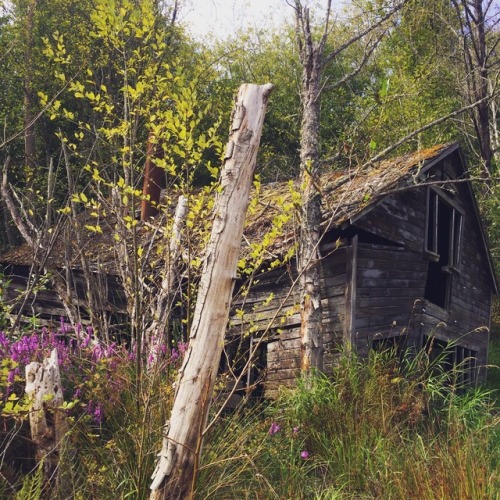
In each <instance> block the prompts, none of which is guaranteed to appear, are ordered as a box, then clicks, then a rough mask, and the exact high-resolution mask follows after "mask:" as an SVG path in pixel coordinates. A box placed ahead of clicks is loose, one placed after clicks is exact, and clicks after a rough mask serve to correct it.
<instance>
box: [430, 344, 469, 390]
mask: <svg viewBox="0 0 500 500" xmlns="http://www.w3.org/2000/svg"><path fill="white" fill-rule="evenodd" d="M424 349H425V351H426V352H427V355H428V356H429V361H430V364H431V366H434V367H435V368H438V367H440V369H442V370H443V371H445V372H450V373H452V378H450V382H453V383H454V385H456V386H458V387H466V386H470V385H472V384H474V382H475V380H476V371H477V351H474V350H472V349H468V348H467V347H464V346H461V345H458V344H455V343H454V342H446V341H444V340H440V339H437V338H436V337H433V336H427V335H425V336H424ZM452 370H453V372H452Z"/></svg>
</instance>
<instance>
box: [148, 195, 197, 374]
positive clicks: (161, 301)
mask: <svg viewBox="0 0 500 500" xmlns="http://www.w3.org/2000/svg"><path fill="white" fill-rule="evenodd" d="M186 215H187V198H186V197H184V196H182V195H181V196H179V200H178V202H177V208H176V209H175V217H174V222H173V226H172V234H171V236H170V245H169V250H168V254H167V255H166V258H165V275H164V277H163V280H162V283H161V288H160V290H159V291H158V295H157V296H156V297H155V300H154V304H153V311H152V312H153V314H152V316H153V320H152V321H151V324H150V325H149V327H148V328H147V330H146V342H147V344H148V349H149V356H148V359H150V357H152V361H151V363H150V366H149V368H150V369H152V368H153V367H154V366H155V365H156V361H157V358H158V354H159V349H160V348H161V343H162V342H166V344H167V345H169V338H168V335H167V334H166V333H164V332H168V323H169V318H170V314H171V311H172V302H173V298H174V296H175V282H176V279H175V277H176V274H177V263H178V260H179V256H180V253H181V237H182V233H181V231H182V225H183V224H184V221H185V219H186Z"/></svg>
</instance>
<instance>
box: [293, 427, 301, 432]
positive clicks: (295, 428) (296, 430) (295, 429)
mask: <svg viewBox="0 0 500 500" xmlns="http://www.w3.org/2000/svg"><path fill="white" fill-rule="evenodd" d="M299 429H300V427H298V426H297V427H294V428H293V429H292V430H293V433H294V434H297V433H298V432H299Z"/></svg>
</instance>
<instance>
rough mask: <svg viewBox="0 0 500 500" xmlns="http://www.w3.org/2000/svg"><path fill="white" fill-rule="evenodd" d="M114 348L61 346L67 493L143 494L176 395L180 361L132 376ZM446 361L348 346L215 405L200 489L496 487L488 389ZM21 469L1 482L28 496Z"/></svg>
mask: <svg viewBox="0 0 500 500" xmlns="http://www.w3.org/2000/svg"><path fill="white" fill-rule="evenodd" d="M27 342H28V341H27V340H26V341H25V343H26V345H28V344H27ZM23 345H24V344H23ZM86 349H87V350H89V349H90V347H88V348H86ZM111 351H112V350H107V351H106V350H97V351H96V347H94V348H92V349H91V350H89V352H88V354H87V355H86V357H85V356H83V353H84V352H85V349H83V348H80V347H78V349H76V350H75V354H71V353H69V354H68V356H69V358H68V359H70V361H71V362H69V361H68V364H67V368H66V371H65V372H64V373H65V380H66V383H67V384H69V385H67V386H65V387H66V388H67V394H68V395H70V394H71V393H73V392H74V393H75V395H76V394H77V393H78V396H77V397H78V404H77V405H76V406H75V408H74V411H73V413H72V415H71V417H70V418H71V422H70V423H71V432H70V434H69V436H68V438H67V439H68V446H67V447H66V452H65V453H64V455H63V456H62V458H61V462H60V467H61V469H62V470H61V474H62V476H63V477H64V478H65V481H66V482H70V483H71V496H72V498H75V499H107V498H131V499H134V500H135V499H146V498H148V496H149V485H150V475H151V473H152V471H153V468H154V462H155V457H156V453H157V452H158V450H159V447H160V445H161V433H162V426H163V424H164V423H165V421H166V420H167V419H168V416H169V413H170V409H171V405H172V399H173V388H172V383H173V380H174V377H175V367H176V366H178V365H176V361H169V362H168V363H166V365H164V367H163V368H161V369H158V370H152V371H149V372H148V371H147V370H146V371H143V373H142V375H141V380H140V384H137V375H136V373H135V368H134V367H135V363H133V362H132V360H131V359H130V353H127V352H126V351H124V350H120V349H115V350H113V351H112V352H111ZM96 352H97V353H100V354H99V356H96ZM102 353H104V354H105V355H103V354H102ZM106 353H108V354H106ZM445 355H446V353H444V354H443V359H444V356H445ZM444 365H445V363H444V361H442V360H441V359H440V358H439V357H437V358H436V357H434V356H432V357H430V356H428V353H426V352H422V353H420V354H418V355H417V356H406V357H405V358H403V359H402V360H401V359H400V357H399V356H398V355H397V354H396V353H395V352H391V351H388V352H384V353H376V352H373V353H371V355H370V357H369V358H368V359H367V360H366V359H359V358H357V357H356V356H355V355H353V354H352V353H346V354H343V355H341V356H340V357H339V360H338V363H337V365H336V366H335V368H334V372H333V374H332V375H331V376H330V377H328V378H327V377H325V376H323V375H321V374H314V375H313V376H310V377H308V378H306V379H303V380H299V381H298V386H297V388H295V389H283V390H282V391H281V392H280V395H279V398H278V399H277V400H276V401H273V402H262V403H261V404H258V405H254V406H242V407H240V408H239V409H237V410H235V411H234V412H232V413H227V414H225V415H223V416H222V417H220V418H219V419H218V420H217V421H216V423H215V424H214V425H213V426H212V427H211V428H210V430H209V432H208V433H207V435H206V437H205V442H204V446H203V451H202V457H201V460H200V465H199V468H200V470H199V476H198V477H199V480H198V483H197V489H196V498H200V499H205V498H207V499H208V498H211V499H235V498H236V499H239V498H258V499H296V498H297V499H300V498H308V499H309V498H312V499H324V500H326V499H329V500H330V499H337V498H338V499H350V498H352V499H354V498H356V499H363V498H367V499H368V498H383V499H402V498H405V499H406V498H418V499H424V500H425V499H429V500H430V499H436V498H439V499H450V500H451V499H453V500H455V499H462V498H464V499H465V498H467V499H468V498H471V499H489V498H491V499H494V498H498V492H499V491H500V476H499V471H500V425H499V424H500V416H499V414H498V412H497V411H495V410H494V409H493V408H492V405H491V403H490V399H491V395H490V394H489V393H488V392H487V391H485V390H483V389H473V388H472V389H470V390H467V391H465V390H463V387H459V386H457V381H459V380H461V379H463V377H460V373H459V370H460V367H458V368H457V369H456V370H457V371H456V372H455V373H451V374H450V373H449V372H446V371H445V370H444ZM73 368H74V369H73ZM15 383H16V382H15V381H14V384H15ZM214 411H215V410H214ZM17 432H19V431H17ZM17 435H18V434H17V433H16V434H15V435H14V434H13V436H15V439H14V438H13V439H11V440H10V441H9V442H10V443H11V445H10V446H13V445H14V444H15V442H17ZM4 441H5V440H4ZM5 442H7V441H5ZM1 456H2V457H3V456H4V455H1ZM5 456H7V455H5ZM2 460H3V459H2ZM1 463H3V465H4V467H3V468H2V469H1V472H2V474H3V473H4V472H5V470H6V468H5V465H6V464H7V462H6V461H3V462H1V461H0V465H1ZM19 474H20V475H19V477H20V481H19V482H18V483H16V484H14V482H13V481H8V482H6V481H4V480H3V479H4V476H2V477H0V492H1V493H0V495H5V498H9V497H10V498H16V494H15V491H14V489H18V490H21V491H23V492H29V496H30V498H36V497H37V495H38V492H39V485H38V483H37V477H38V476H37V474H36V472H33V473H32V474H31V475H25V476H24V486H23V485H22V483H23V477H22V476H23V474H25V473H24V472H21V471H20V472H19ZM21 488H23V489H21ZM19 494H21V493H19ZM59 497H61V495H59ZM51 498H58V497H57V494H56V493H54V495H53V496H52V497H51ZM61 498H62V497H61ZM66 498H67V497H66Z"/></svg>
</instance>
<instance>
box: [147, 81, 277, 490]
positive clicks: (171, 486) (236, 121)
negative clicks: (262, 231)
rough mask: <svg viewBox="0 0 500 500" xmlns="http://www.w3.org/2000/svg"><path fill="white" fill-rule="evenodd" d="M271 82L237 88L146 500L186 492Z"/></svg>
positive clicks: (195, 458)
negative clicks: (183, 349) (184, 342)
mask: <svg viewBox="0 0 500 500" xmlns="http://www.w3.org/2000/svg"><path fill="white" fill-rule="evenodd" d="M271 89H272V85H271V84H267V85H263V86H257V85H242V87H241V88H240V90H239V93H238V97H237V100H236V103H235V109H234V112H233V118H232V125H231V133H230V139H229V143H228V145H227V150H226V156H225V159H224V168H223V171H222V177H221V184H222V193H221V194H220V195H219V197H218V199H217V200H216V203H215V207H214V223H213V227H212V234H211V237H210V242H209V244H208V247H207V254H206V260H205V266H204V269H203V273H202V277H201V281H200V287H199V291H198V298H197V302H196V308H195V311H194V316H193V322H192V326H191V332H190V337H189V348H188V351H187V353H186V357H185V359H184V363H183V365H182V368H181V370H180V372H179V379H178V386H177V391H176V395H175V400H174V407H173V409H172V414H171V418H170V422H167V424H166V426H165V435H164V439H163V447H162V450H161V453H160V455H159V460H158V463H157V466H156V470H155V472H154V474H153V476H152V479H153V483H152V485H151V490H152V492H151V497H150V498H151V499H166V498H169V499H182V500H184V499H187V498H191V497H192V495H193V490H194V484H195V479H196V469H197V462H198V457H199V453H200V448H201V442H202V437H203V428H204V426H205V423H206V418H207V413H208V409H209V406H210V399H211V395H212V388H213V385H214V381H215V376H216V374H217V369H218V365H219V362H220V356H221V353H222V348H223V341H224V333H225V329H226V325H227V320H228V317H229V306H230V303H231V295H232V291H233V286H234V280H235V272H236V265H237V261H238V253H239V249H240V242H241V238H242V234H243V223H244V220H245V214H246V209H247V205H248V197H249V193H250V187H251V183H252V177H253V172H254V168H255V161H256V157H257V150H258V147H259V141H260V135H261V130H262V125H263V122H264V115H265V110H266V105H267V100H268V97H269V94H270V92H271Z"/></svg>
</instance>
